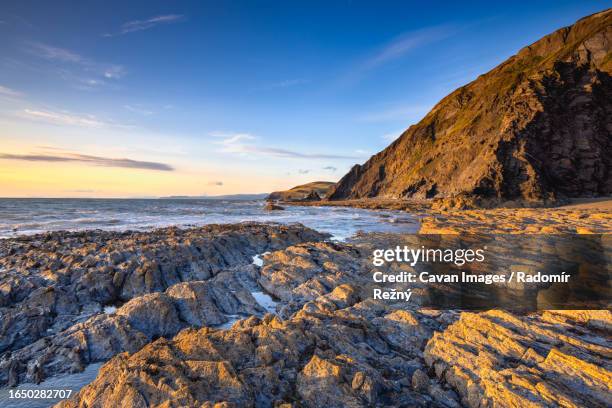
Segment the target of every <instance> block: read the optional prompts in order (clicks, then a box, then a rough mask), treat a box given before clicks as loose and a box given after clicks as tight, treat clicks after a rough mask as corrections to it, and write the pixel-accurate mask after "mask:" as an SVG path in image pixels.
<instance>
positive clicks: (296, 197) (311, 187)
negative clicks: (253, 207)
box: [267, 181, 336, 201]
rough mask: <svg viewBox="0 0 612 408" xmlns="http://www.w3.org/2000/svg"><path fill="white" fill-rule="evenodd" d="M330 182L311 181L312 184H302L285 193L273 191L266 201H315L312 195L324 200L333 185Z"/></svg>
mask: <svg viewBox="0 0 612 408" xmlns="http://www.w3.org/2000/svg"><path fill="white" fill-rule="evenodd" d="M335 184H336V183H333V182H331V181H313V182H312V183H307V184H302V185H300V186H296V187H293V188H291V189H289V190H285V191H275V192H273V193H271V194H270V195H269V196H268V198H267V199H268V200H280V201H300V200H304V199H316V197H315V196H314V195H312V194H313V192H314V193H316V195H317V196H318V197H319V198H325V197H327V195H328V194H329V191H330V189H331V188H332V187H333V186H334V185H335Z"/></svg>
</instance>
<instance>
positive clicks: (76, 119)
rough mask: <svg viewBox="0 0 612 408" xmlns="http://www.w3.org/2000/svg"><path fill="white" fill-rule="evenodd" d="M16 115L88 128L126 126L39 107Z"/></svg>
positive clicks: (55, 123) (90, 116)
mask: <svg viewBox="0 0 612 408" xmlns="http://www.w3.org/2000/svg"><path fill="white" fill-rule="evenodd" d="M18 116H20V117H22V118H25V119H30V120H35V121H39V122H45V123H49V124H53V125H68V126H81V127H89V128H101V127H128V128H129V126H125V125H120V124H117V123H114V122H110V121H103V120H100V119H98V118H97V117H96V116H94V115H76V114H73V113H69V112H54V111H49V110H39V109H24V110H23V111H21V112H19V114H18Z"/></svg>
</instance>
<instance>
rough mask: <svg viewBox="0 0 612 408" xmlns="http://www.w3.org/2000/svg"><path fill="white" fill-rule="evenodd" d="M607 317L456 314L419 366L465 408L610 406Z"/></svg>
mask: <svg viewBox="0 0 612 408" xmlns="http://www.w3.org/2000/svg"><path fill="white" fill-rule="evenodd" d="M611 335H612V314H611V313H610V312H609V311H607V310H590V311H588V310H586V311H569V312H568V311H556V312H544V313H543V314H541V315H534V316H528V317H517V316H513V315H511V314H509V313H505V312H501V311H490V312H487V313H481V314H474V313H463V314H462V315H461V318H460V319H459V321H457V322H455V323H454V324H452V325H450V326H449V327H447V328H446V330H444V331H443V332H438V333H436V334H435V335H434V336H433V338H432V339H431V340H430V341H429V343H428V344H427V347H426V348H425V352H424V355H425V361H426V362H427V364H428V366H429V367H431V369H432V370H433V371H434V372H435V374H436V376H437V377H438V378H439V379H442V380H444V382H446V383H447V384H450V385H451V386H452V387H453V388H454V389H455V390H456V391H457V392H458V393H459V395H460V396H461V400H462V402H463V403H464V404H465V405H466V406H469V407H473V408H477V407H495V406H513V407H526V406H530V407H532V406H533V407H537V406H564V407H593V408H595V407H602V408H603V407H609V406H612V392H611V391H612V389H611V385H612V364H611V363H610V359H611V358H612V348H611V344H610V338H611V337H610V336H611Z"/></svg>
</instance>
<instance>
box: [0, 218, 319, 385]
mask: <svg viewBox="0 0 612 408" xmlns="http://www.w3.org/2000/svg"><path fill="white" fill-rule="evenodd" d="M326 237H327V235H325V234H319V233H317V232H315V231H313V230H311V229H308V228H305V227H303V226H299V225H296V226H278V225H262V224H237V225H210V226H206V227H202V228H195V229H189V230H181V229H176V228H165V229H160V230H156V231H153V232H122V233H117V232H103V231H86V232H56V233H48V234H44V235H37V236H32V237H23V238H17V239H10V240H3V241H0V317H1V319H0V385H7V384H8V385H16V384H18V383H19V382H24V381H25V382H40V381H42V380H44V378H45V377H48V376H50V375H54V374H57V373H63V372H75V371H82V370H83V368H84V367H85V366H86V365H87V364H89V363H92V362H96V361H104V360H107V359H109V358H111V357H112V356H113V355H115V354H117V353H119V352H123V351H129V352H135V351H137V350H139V349H140V348H141V347H142V346H144V345H145V344H147V343H148V342H150V341H152V340H154V339H156V338H158V337H160V336H172V335H174V334H176V333H177V332H178V331H179V330H180V329H182V328H184V327H188V326H197V327H199V326H202V325H217V324H222V323H225V322H227V320H228V317H227V316H228V315H242V316H249V315H257V314H260V315H261V314H263V312H264V311H265V310H264V309H263V308H262V307H261V306H260V305H258V303H257V302H256V301H255V299H254V298H253V296H252V295H251V291H252V290H255V289H257V288H258V286H257V282H256V280H255V278H256V275H254V268H255V267H254V266H252V265H251V263H252V257H253V256H254V255H256V254H259V253H262V252H265V251H269V250H276V249H280V248H284V247H286V246H288V245H291V244H296V243H299V242H310V241H318V240H322V239H325V238H326ZM230 271H231V272H230ZM104 310H107V311H112V312H111V313H109V314H105V313H103V311H104Z"/></svg>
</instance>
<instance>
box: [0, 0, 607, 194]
mask: <svg viewBox="0 0 612 408" xmlns="http://www.w3.org/2000/svg"><path fill="white" fill-rule="evenodd" d="M609 6H610V3H609V2H604V1H532V2H524V3H521V4H519V3H518V2H504V3H503V4H502V3H499V4H494V3H492V2H441V1H440V2H422V1H419V2H409V1H403V2H399V1H398V2H376V3H375V2H360V1H336V2H323V1H321V2H318V1H314V2H271V1H257V2H256V1H248V2H246V1H232V2H229V1H227V2H224V1H214V2H204V1H197V2H196V1H194V2H180V1H172V2H170V1H139V2H138V1H130V2H114V1H104V2H102V1H89V2H78V1H73V2H67V1H54V2H47V1H27V2H18V1H11V2H3V4H2V7H1V8H0V36H1V37H2V41H0V126H2V127H1V129H2V133H1V134H0V142H1V143H0V195H4V196H36V195H38V196H40V195H44V196H71V195H74V196H121V197H124V196H156V195H165V194H227V193H238V192H267V191H271V190H273V189H278V188H286V187H290V186H292V185H294V184H297V183H302V182H308V181H312V180H332V181H335V180H337V179H339V178H340V177H341V176H342V175H343V174H344V173H345V172H346V171H347V170H348V169H349V168H350V167H351V166H352V165H353V164H354V163H362V162H364V161H365V160H367V158H368V157H369V156H370V155H371V154H373V153H376V152H377V151H379V150H381V149H383V148H384V147H385V146H386V145H388V144H389V142H390V141H392V140H393V139H394V138H395V137H397V136H398V135H399V134H400V133H401V132H402V131H403V130H404V129H405V128H407V127H408V126H409V125H411V124H413V123H415V122H417V121H418V120H419V119H420V118H421V117H422V116H423V115H424V114H425V113H426V112H427V111H428V110H429V109H430V108H431V107H432V106H433V105H434V104H435V103H436V102H437V101H438V100H439V99H441V98H442V97H444V96H445V95H446V94H448V93H449V92H451V91H452V90H454V89H455V88H457V87H459V86H461V85H463V84H465V83H467V82H469V81H471V80H473V79H475V78H476V77H477V76H478V75H479V74H481V73H484V72H486V71H488V70H489V69H491V68H493V67H494V66H496V65H497V64H499V63H500V62H502V61H503V60H504V59H506V58H508V57H509V56H511V55H512V54H514V53H516V52H517V51H518V50H519V49H520V48H521V47H523V46H525V45H528V44H530V43H532V42H533V41H535V40H537V39H538V38H540V37H541V36H543V35H545V34H548V33H550V32H552V31H554V30H555V29H557V28H560V27H562V26H566V25H569V24H572V23H573V22H574V21H575V20H577V19H578V18H581V17H583V16H585V15H588V14H592V13H594V12H597V11H600V10H602V9H604V8H606V7H609ZM51 176H52V177H51ZM51 178H52V179H51Z"/></svg>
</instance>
